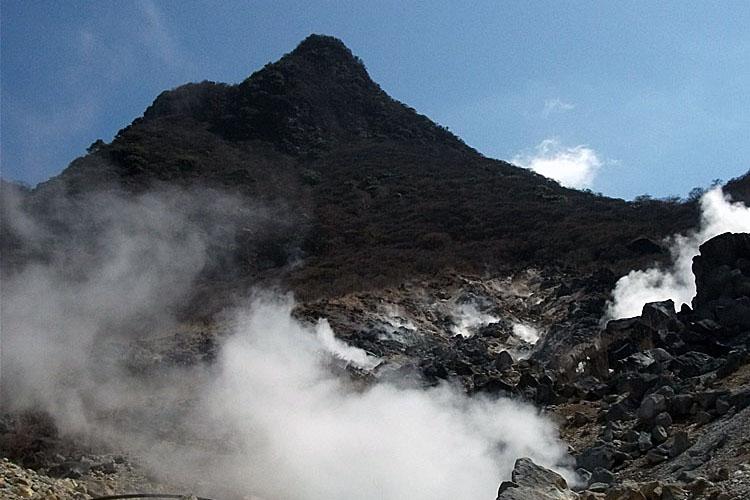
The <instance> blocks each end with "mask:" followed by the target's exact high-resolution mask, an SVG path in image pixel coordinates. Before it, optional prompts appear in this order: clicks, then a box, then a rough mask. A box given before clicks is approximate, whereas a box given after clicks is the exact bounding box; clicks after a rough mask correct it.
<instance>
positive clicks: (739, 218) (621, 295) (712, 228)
mask: <svg viewBox="0 0 750 500" xmlns="http://www.w3.org/2000/svg"><path fill="white" fill-rule="evenodd" d="M700 206H701V223H700V228H699V229H698V230H697V231H694V232H692V233H689V234H687V235H676V236H674V237H672V239H671V243H670V251H671V253H672V265H671V266H670V267H669V268H665V269H662V268H656V267H654V268H651V269H647V270H645V271H631V272H630V273H629V274H628V275H627V276H623V277H622V278H620V279H619V281H618V282H617V284H616V285H615V289H614V290H613V291H612V296H613V298H612V301H611V302H610V303H609V304H608V306H607V310H606V313H605V320H610V319H617V318H627V317H633V316H638V315H639V314H640V313H641V310H642V308H643V305H644V304H645V303H647V302H655V301H659V300H667V299H672V300H674V302H675V304H677V305H678V306H679V305H680V304H682V303H688V304H689V303H690V301H691V300H692V298H693V297H694V296H695V280H694V277H693V273H692V262H693V257H694V256H696V255H698V253H699V250H698V247H699V246H700V245H701V244H703V243H704V242H705V241H707V240H709V239H711V238H713V237H714V236H717V235H719V234H722V233H725V232H728V231H729V232H750V209H748V207H746V206H745V205H744V204H743V203H740V202H738V203H732V202H731V199H730V198H729V197H728V196H725V195H724V193H723V192H722V190H721V188H720V187H717V188H714V189H712V190H711V191H708V192H707V193H706V194H704V195H703V197H702V198H701V200H700Z"/></svg>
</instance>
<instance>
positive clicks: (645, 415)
mask: <svg viewBox="0 0 750 500" xmlns="http://www.w3.org/2000/svg"><path fill="white" fill-rule="evenodd" d="M666 409H667V398H665V397H664V396H662V395H661V394H649V395H648V396H646V397H645V398H643V401H642V402H641V406H640V407H639V408H638V418H639V419H641V420H643V421H651V420H653V419H654V417H656V415H658V414H659V413H661V412H663V411H666Z"/></svg>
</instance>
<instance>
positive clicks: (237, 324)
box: [2, 193, 572, 500]
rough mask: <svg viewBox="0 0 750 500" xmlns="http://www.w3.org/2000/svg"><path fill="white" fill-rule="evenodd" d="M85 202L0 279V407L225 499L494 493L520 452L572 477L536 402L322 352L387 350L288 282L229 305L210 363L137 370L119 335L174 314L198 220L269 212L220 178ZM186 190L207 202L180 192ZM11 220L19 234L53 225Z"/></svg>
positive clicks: (202, 235)
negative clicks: (369, 378)
mask: <svg viewBox="0 0 750 500" xmlns="http://www.w3.org/2000/svg"><path fill="white" fill-rule="evenodd" d="M87 203H89V204H92V203H93V204H95V206H97V207H99V211H97V212H96V215H95V216H94V217H95V218H96V219H97V220H98V222H99V223H98V225H97V227H99V228H101V230H100V231H99V232H97V233H96V234H95V235H93V236H91V238H89V239H85V238H83V234H79V235H78V236H79V237H80V238H83V239H79V240H78V241H76V238H73V239H72V240H71V241H70V242H69V246H67V247H66V248H69V249H71V251H70V252H65V253H64V255H60V256H57V257H55V258H52V259H50V260H48V261H44V262H36V263H35V264H32V265H30V266H28V267H26V268H25V269H23V270H22V271H20V272H18V273H16V274H14V275H12V276H11V277H10V279H9V281H8V282H7V283H6V284H5V286H4V287H3V290H2V301H3V303H2V305H3V315H2V331H3V361H4V363H3V378H2V383H3V387H2V389H3V390H2V398H3V405H4V408H12V409H23V408H38V409H39V408H41V409H44V410H46V411H48V412H49V413H50V414H51V415H52V416H53V417H54V418H56V419H57V422H58V424H59V425H60V426H61V428H62V429H63V431H71V432H83V433H85V434H86V435H88V436H92V437H95V438H97V439H101V440H104V441H106V442H108V443H109V444H110V445H111V446H112V447H113V448H115V449H117V450H126V451H128V452H130V453H131V455H132V456H133V457H135V458H136V459H137V460H138V461H139V462H140V463H141V464H142V465H144V466H145V467H147V468H148V470H149V471H150V472H151V473H152V474H154V475H156V476H157V477H159V478H162V479H164V480H166V481H169V482H171V483H172V484H181V485H184V486H185V488H186V489H192V490H193V491H195V492H196V493H202V494H204V495H206V496H214V497H221V498H266V499H279V498H283V499H312V500H315V499H344V498H361V499H370V498H372V499H375V498H377V499H380V498H393V499H399V498H403V499H428V498H429V499H441V498H445V499H454V498H483V497H484V498H489V497H491V496H492V495H493V494H494V492H495V491H496V489H497V485H498V482H499V480H501V479H502V478H503V477H506V476H507V475H508V474H509V473H510V470H511V468H512V466H513V462H514V460H515V459H516V458H517V457H519V456H529V457H532V458H533V459H534V460H535V461H536V462H538V463H541V464H544V465H546V466H550V467H554V468H557V469H560V468H561V466H562V472H563V473H564V474H566V475H567V476H568V477H569V478H571V477H572V475H571V473H570V472H569V471H568V470H567V469H565V467H564V463H565V456H566V454H565V448H564V447H563V446H562V445H561V443H560V442H559V441H558V439H557V435H556V429H555V427H554V426H553V425H552V424H551V423H550V422H549V421H547V420H546V419H544V418H542V417H541V416H539V415H538V414H537V412H536V410H535V409H534V408H533V407H531V406H528V405H523V404H520V403H518V402H515V401H511V400H507V399H491V398H469V397H467V396H466V395H464V394H463V393H461V392H459V391H458V390H457V389H455V388H452V387H451V386H448V385H444V386H440V387H436V388H432V389H428V390H424V389H422V388H418V387H404V386H403V385H398V386H397V385H393V384H390V383H385V382H382V383H373V384H370V385H363V384H362V383H354V382H353V381H352V380H351V379H350V378H349V377H346V376H342V375H341V374H340V373H338V374H337V372H336V370H333V369H332V365H335V364H336V363H335V362H333V363H332V361H335V360H343V361H345V362H347V363H350V364H353V365H355V366H357V367H360V368H365V369H366V368H371V367H372V366H374V364H375V363H377V362H379V360H377V359H374V358H373V357H372V356H370V355H368V354H367V353H365V352H364V351H362V350H360V349H357V348H354V347H352V346H348V345H346V344H344V343H343V342H341V341H340V340H339V339H337V338H336V337H335V336H334V335H333V332H332V330H331V329H330V326H328V324H327V323H326V322H325V321H320V322H319V323H318V324H317V325H306V324H302V323H300V322H298V321H297V320H295V319H294V318H293V317H292V314H291V313H292V309H293V307H294V302H293V300H292V299H291V298H290V297H288V296H278V295H269V294H262V293H258V295H257V297H256V299H255V300H254V301H252V302H251V303H249V305H248V306H247V307H245V308H241V309H240V310H238V311H234V312H230V313H227V314H228V317H230V318H234V319H232V320H231V321H230V320H227V322H226V323H225V324H226V325H233V326H231V327H226V330H228V331H227V336H226V337H223V338H224V340H223V344H222V347H221V349H220V352H219V354H218V358H217V360H216V362H215V363H214V364H212V365H210V366H191V367H177V366H169V365H167V364H164V363H160V362H158V360H152V361H153V363H152V365H153V366H154V370H153V371H152V372H147V373H145V374H144V373H139V372H137V373H133V372H132V370H129V369H128V367H127V366H126V363H123V362H122V361H123V359H125V358H127V357H128V356H127V352H128V350H127V349H128V348H130V347H132V346H133V341H134V340H135V339H136V338H138V339H141V340H150V341H156V340H161V339H162V338H163V337H160V336H161V335H163V333H164V332H165V331H169V330H170V329H171V328H174V327H175V325H176V321H175V319H174V318H173V316H172V314H171V313H170V311H172V310H173V309H174V308H175V306H176V305H178V304H180V303H181V301H183V300H185V298H186V297H187V293H188V292H189V290H190V287H191V285H192V283H193V281H194V279H195V277H196V275H197V273H198V272H199V271H200V270H201V269H202V268H203V267H204V266H205V265H206V264H207V262H208V261H209V258H208V257H209V253H210V252H209V248H210V244H211V243H214V238H217V237H220V235H218V236H217V235H216V234H213V233H212V232H210V231H207V230H206V228H205V227H204V226H199V225H196V223H195V221H196V220H206V219H207V218H208V220H213V219H212V218H216V219H217V220H219V219H222V220H223V218H224V217H225V216H226V215H227V213H232V212H235V211H239V212H240V213H241V214H242V217H241V222H242V227H243V228H244V227H248V225H252V220H253V219H254V217H253V214H255V219H257V218H261V215H262V214H261V213H260V212H259V211H247V210H244V209H242V207H238V206H237V205H236V200H233V199H231V197H227V198H225V199H219V198H217V196H216V193H213V194H212V195H211V196H209V197H208V199H205V198H203V197H201V196H200V195H199V194H198V193H187V194H185V193H182V194H181V193H177V194H175V193H167V194H163V193H159V194H157V193H152V194H149V195H144V196H141V197H140V198H138V199H137V200H136V201H134V202H133V201H126V200H124V199H120V198H118V197H110V196H108V197H105V198H95V199H92V200H89V201H88V202H87ZM196 204H197V205H198V206H200V207H201V208H200V211H199V212H195V211H191V210H188V209H187V208H186V207H188V206H195V205H196ZM68 209H69V210H70V211H71V218H72V220H73V221H74V220H77V219H79V218H80V216H81V214H80V213H76V210H75V209H73V208H72V207H70V206H68ZM19 214H20V212H19ZM14 221H21V222H23V223H24V227H23V228H17V229H18V231H17V233H18V234H23V235H25V237H26V238H27V239H31V240H34V241H46V238H48V237H49V235H47V234H45V230H44V229H43V228H42V226H41V225H39V224H32V223H31V222H29V220H27V219H24V218H22V217H18V218H14ZM24 221H25V222H24ZM71 222H72V221H71ZM212 226H213V225H212V224H208V227H212ZM86 227H88V226H86ZM224 230H227V228H224ZM227 231H228V230H227ZM222 234H223V232H222ZM81 241H85V245H83V246H85V249H86V251H83V250H82V249H81V248H80V246H81V245H80V242H81ZM156 337H159V338H158V339H157V338H156ZM123 349H124V351H123ZM123 353H125V354H123ZM6 405H7V406H6Z"/></svg>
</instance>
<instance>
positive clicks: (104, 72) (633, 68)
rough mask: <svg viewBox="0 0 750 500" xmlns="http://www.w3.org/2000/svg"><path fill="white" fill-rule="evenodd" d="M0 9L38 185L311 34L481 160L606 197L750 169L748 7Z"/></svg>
mask: <svg viewBox="0 0 750 500" xmlns="http://www.w3.org/2000/svg"><path fill="white" fill-rule="evenodd" d="M468 5H469V3H467V2H454V1H447V0H446V1H443V0H431V1H425V2H416V1H413V2H409V1H406V2H404V1H403V0H402V1H377V0H368V1H349V2H343V1H341V2H334V1H318V2H315V1H285V0H274V1H226V0H225V1H222V2H208V1H196V0H186V1H156V0H144V1H136V0H133V1H117V2H115V1H104V0H102V1H96V2H94V1H89V2H81V1H17V0H7V1H6V0H2V3H1V4H0V30H1V31H0V36H1V37H2V44H1V45H0V47H1V49H0V50H1V51H2V53H1V59H0V71H1V75H0V76H1V81H0V85H1V92H2V93H1V95H0V96H1V98H2V109H1V111H0V118H1V119H2V124H1V125H2V130H1V133H2V137H1V142H2V152H1V153H2V155H1V156H0V169H1V173H2V175H3V176H4V177H6V178H11V179H16V180H22V181H25V182H28V183H31V184H34V183H37V182H40V181H43V180H45V179H47V178H49V177H50V176H53V175H56V174H57V173H59V172H60V171H61V170H62V169H63V168H64V167H65V166H66V165H67V164H68V163H69V162H70V161H71V160H72V159H74V158H75V157H77V156H79V155H82V154H84V153H85V148H86V147H87V146H88V145H89V144H91V143H92V142H93V141H94V140H96V139H97V138H102V139H104V140H106V141H109V140H111V138H112V137H113V135H114V134H115V133H116V132H117V131H118V130H119V129H120V128H122V127H124V126H125V125H127V124H128V123H130V121H132V120H133V119H134V118H136V117H137V116H140V115H141V114H142V112H143V111H144V109H145V108H146V107H147V106H148V105H149V104H150V103H151V102H152V101H153V99H154V98H155V97H156V95H157V94H158V93H159V92H161V91H162V90H164V89H168V88H172V87H175V86H177V85H180V84H182V83H185V82H187V81H200V80H215V81H224V82H229V83H236V82H239V81H241V80H242V79H244V78H245V77H247V76H248V75H249V74H250V73H252V72H253V71H255V70H257V69H259V68H260V67H262V66H263V65H264V64H265V63H267V62H269V61H273V60H276V59H278V58H279V57H280V56H281V55H283V54H284V53H286V52H288V51H290V50H292V49H293V48H294V47H295V46H296V44H297V43H298V42H299V41H300V40H302V39H303V38H304V37H305V36H307V35H308V34H310V33H325V34H330V35H334V36H337V37H339V38H341V39H342V40H343V41H344V42H345V43H346V44H347V45H348V46H349V47H350V48H351V49H352V50H353V51H354V53H355V54H357V55H359V56H360V57H361V58H362V59H363V60H364V62H365V64H366V65H367V68H368V70H369V72H370V74H371V76H372V77H373V79H375V80H376V81H377V82H379V83H380V84H381V85H382V86H383V88H384V89H385V90H386V91H387V92H388V93H390V94H391V95H392V96H393V97H395V98H396V99H399V100H401V101H403V102H405V103H407V104H409V105H411V106H412V107H414V108H416V109H417V110H418V111H419V112H421V113H424V114H426V115H427V116H429V117H430V118H432V119H433V120H435V121H437V122H438V123H440V124H442V125H445V126H447V127H448V128H450V129H451V130H452V131H453V132H455V133H456V134H458V135H459V136H461V137H462V138H463V139H464V140H465V141H466V142H467V143H468V144H470V145H471V146H473V147H475V148H477V149H478V150H479V151H481V152H482V153H484V154H485V155H487V156H491V157H494V158H501V159H505V160H512V161H515V162H517V163H519V164H522V165H524V166H527V167H530V168H534V169H536V170H537V171H540V172H542V173H545V174H547V175H550V176H553V177H557V178H559V179H560V180H561V182H564V183H566V184H568V185H573V186H579V187H589V188H591V189H593V190H594V191H601V192H603V193H605V194H607V195H610V196H617V197H625V198H632V197H634V196H636V195H639V194H643V193H648V194H651V195H654V196H659V197H662V196H668V195H682V196H684V195H686V194H687V193H688V192H689V191H690V189H691V188H692V187H695V186H707V185H708V184H710V183H711V181H712V180H713V179H716V178H721V179H724V180H728V179H730V178H732V177H736V176H738V175H741V174H743V173H745V172H747V171H748V169H750V29H748V26H750V2H747V1H745V0H735V1H724V2H697V1H695V2H688V1H679V2H658V3H657V2H645V1H641V2H638V1H635V2H583V1H570V2H516V1H513V2H510V1H477V2H471V4H470V6H468Z"/></svg>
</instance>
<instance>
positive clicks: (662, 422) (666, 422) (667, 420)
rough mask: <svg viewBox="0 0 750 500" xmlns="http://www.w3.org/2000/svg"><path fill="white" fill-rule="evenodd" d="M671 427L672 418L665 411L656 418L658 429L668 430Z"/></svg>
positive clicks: (655, 423)
mask: <svg viewBox="0 0 750 500" xmlns="http://www.w3.org/2000/svg"><path fill="white" fill-rule="evenodd" d="M671 425H672V417H671V416H670V415H669V413H667V412H665V411H663V412H661V413H659V414H658V415H657V416H656V418H654V426H656V427H664V428H665V429H668V428H669V426H671Z"/></svg>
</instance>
